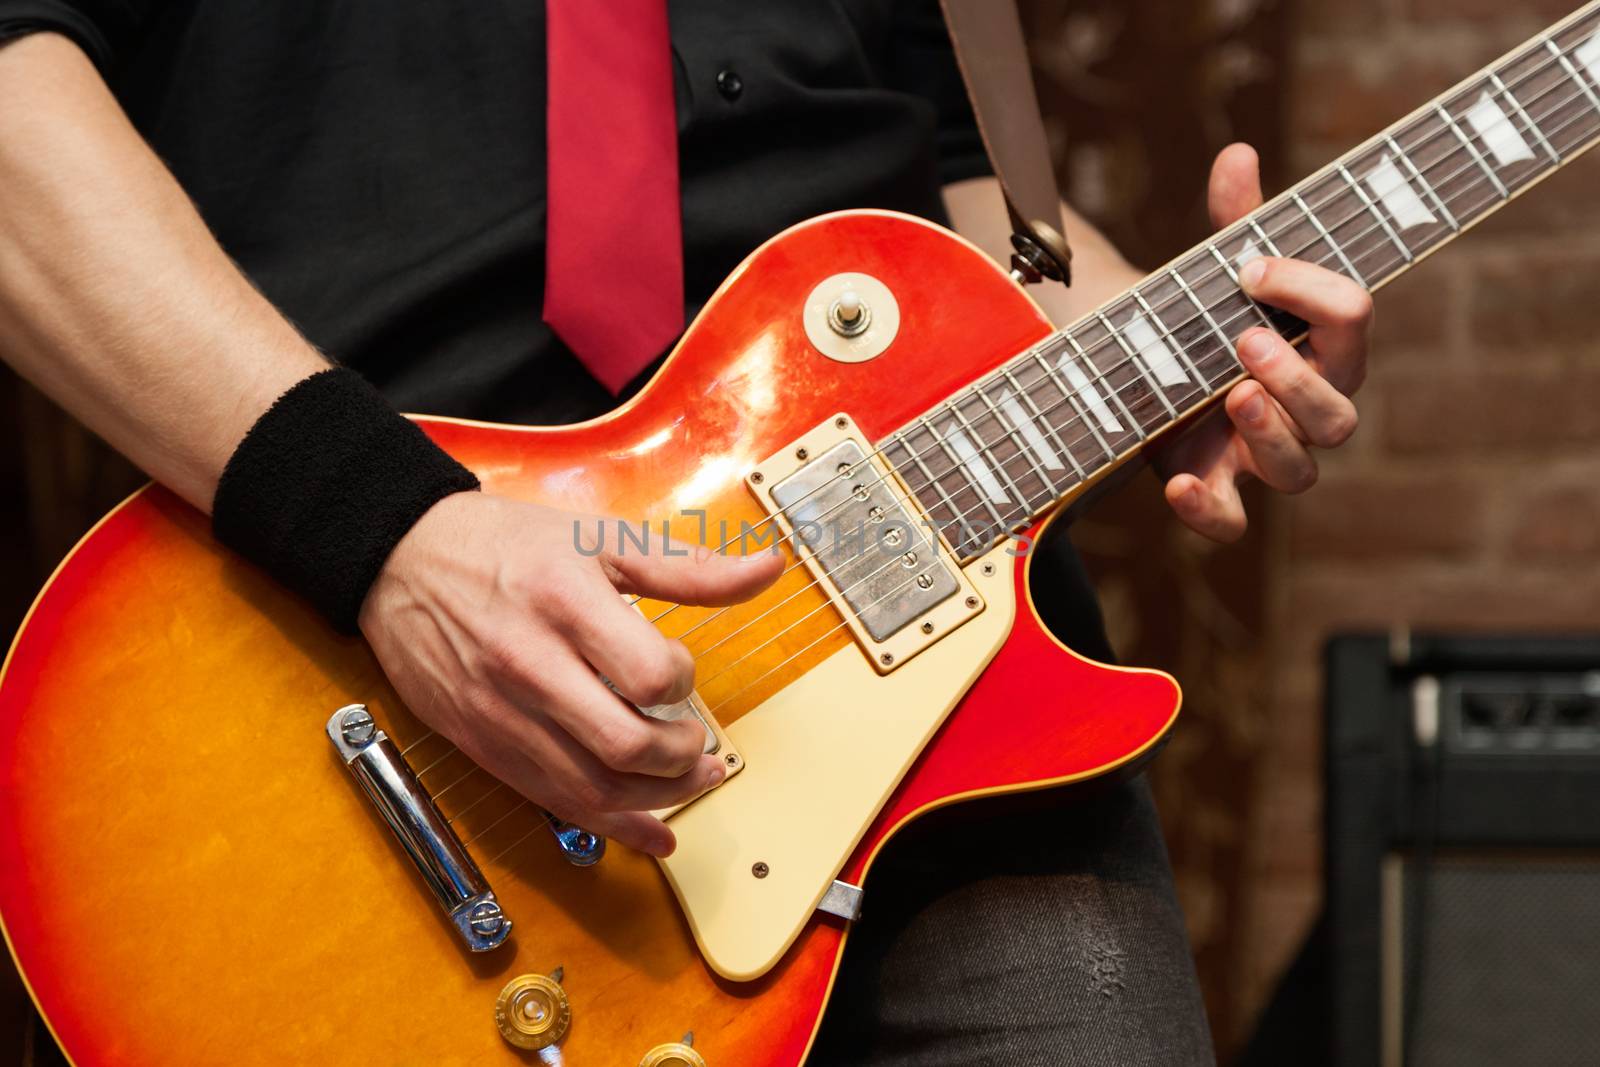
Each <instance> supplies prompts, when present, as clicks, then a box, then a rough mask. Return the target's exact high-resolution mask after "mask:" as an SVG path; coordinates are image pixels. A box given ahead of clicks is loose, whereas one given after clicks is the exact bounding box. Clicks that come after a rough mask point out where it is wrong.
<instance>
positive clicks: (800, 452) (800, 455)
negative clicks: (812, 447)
mask: <svg viewBox="0 0 1600 1067" xmlns="http://www.w3.org/2000/svg"><path fill="white" fill-rule="evenodd" d="M810 456H811V453H810V452H808V451H807V450H806V449H803V448H797V449H795V450H794V458H795V459H809V458H810Z"/></svg>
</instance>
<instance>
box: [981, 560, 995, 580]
mask: <svg viewBox="0 0 1600 1067" xmlns="http://www.w3.org/2000/svg"><path fill="white" fill-rule="evenodd" d="M983 576H984V577H985V578H993V577H994V564H993V563H985V564H984V565H983Z"/></svg>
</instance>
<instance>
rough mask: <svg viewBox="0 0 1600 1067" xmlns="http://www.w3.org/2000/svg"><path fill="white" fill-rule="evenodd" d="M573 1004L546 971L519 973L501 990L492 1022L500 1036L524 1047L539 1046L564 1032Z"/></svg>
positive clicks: (538, 1047) (551, 1043) (550, 1043)
mask: <svg viewBox="0 0 1600 1067" xmlns="http://www.w3.org/2000/svg"><path fill="white" fill-rule="evenodd" d="M571 1022H572V1007H571V1005H569V1004H568V1003H567V991H566V990H565V989H562V988H561V983H560V982H558V981H556V979H554V978H552V977H550V976H549V975H546V974H519V975H517V977H515V978H513V979H511V981H509V982H507V983H506V986H505V988H504V989H502V990H500V996H499V999H497V1000H496V1001H495V1004H494V1024H495V1026H497V1027H499V1029H500V1036H501V1037H503V1038H505V1039H506V1041H508V1042H509V1043H511V1044H512V1045H515V1046H516V1047H517V1048H523V1049H540V1048H545V1047H547V1046H549V1045H553V1044H555V1043H556V1042H557V1041H560V1040H561V1038H562V1037H563V1036H565V1035H566V1032H567V1027H568V1025H570V1024H571Z"/></svg>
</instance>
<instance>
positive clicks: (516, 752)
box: [464, 705, 727, 822]
mask: <svg viewBox="0 0 1600 1067" xmlns="http://www.w3.org/2000/svg"><path fill="white" fill-rule="evenodd" d="M490 717H491V719H493V720H494V721H496V723H497V724H498V723H500V722H501V721H502V720H504V729H503V730H500V735H501V736H502V737H505V738H508V739H509V740H510V741H511V742H512V743H511V744H509V745H500V746H488V747H485V746H483V745H482V744H481V743H479V742H471V743H472V745H473V750H472V751H468V753H467V754H468V755H469V756H471V757H472V758H473V759H474V760H475V761H477V762H479V763H481V764H482V765H483V766H484V767H485V768H486V769H488V770H489V771H490V773H492V774H493V775H494V776H495V777H497V778H499V779H501V780H502V781H504V782H506V783H507V784H509V785H510V786H512V787H513V788H514V789H516V790H517V791H518V792H519V793H522V794H523V795H524V796H527V797H528V798H530V799H532V800H537V801H539V802H540V803H544V804H546V806H547V807H549V806H552V805H554V804H557V803H560V802H562V798H565V801H566V803H568V804H569V805H571V806H573V807H575V808H578V809H581V810H583V811H585V812H601V813H606V812H621V811H654V810H657V809H660V808H667V807H671V806H673V805H675V804H681V803H683V802H684V801H686V800H689V799H690V798H691V797H695V796H698V795H699V794H701V793H703V792H705V791H706V790H707V789H710V788H711V787H712V786H714V785H716V784H717V783H719V782H721V781H722V779H723V778H725V777H726V776H727V770H726V768H725V767H724V766H723V763H722V760H721V759H719V758H718V757H716V756H698V755H697V756H696V757H695V762H694V763H693V764H692V765H691V767H690V769H689V771H688V772H687V773H685V774H681V775H678V776H677V777H674V778H662V777H656V776H653V775H648V774H629V773H624V772H620V771H617V770H614V769H613V768H611V767H608V766H606V765H605V764H603V763H601V762H600V760H598V759H597V758H596V757H595V755H594V753H593V752H591V751H589V749H588V748H587V747H586V746H585V745H584V744H582V743H580V742H579V741H578V740H577V739H576V738H574V737H573V735H572V734H571V733H569V732H568V731H566V730H565V729H563V728H562V727H561V726H560V725H558V724H557V723H555V722H554V721H552V720H551V719H550V718H549V717H547V716H545V715H543V714H542V713H540V712H538V711H532V712H525V711H519V710H518V709H516V708H515V707H513V706H510V705H506V706H505V707H504V708H502V709H501V710H499V711H496V712H492V713H491V715H490ZM464 751H465V749H464ZM573 821H575V822H576V821H577V820H576V819H575V820H573Z"/></svg>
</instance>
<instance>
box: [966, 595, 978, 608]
mask: <svg viewBox="0 0 1600 1067" xmlns="http://www.w3.org/2000/svg"><path fill="white" fill-rule="evenodd" d="M966 604H967V607H969V608H976V607H977V606H978V598H977V597H975V596H969V597H967V600H966Z"/></svg>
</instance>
